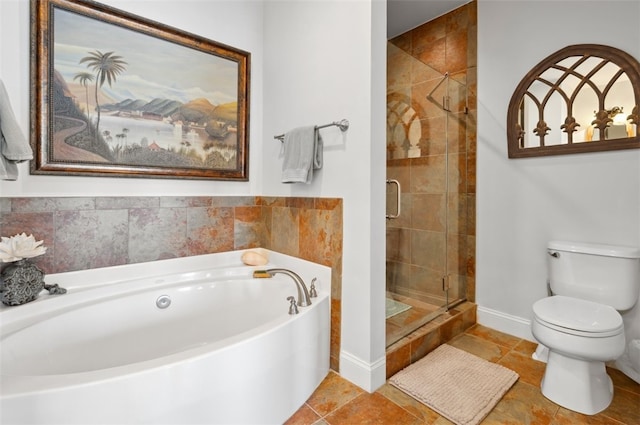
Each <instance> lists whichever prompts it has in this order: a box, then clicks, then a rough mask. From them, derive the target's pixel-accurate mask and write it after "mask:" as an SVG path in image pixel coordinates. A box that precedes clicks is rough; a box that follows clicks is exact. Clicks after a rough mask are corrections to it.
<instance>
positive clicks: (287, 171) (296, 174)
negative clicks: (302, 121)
mask: <svg viewBox="0 0 640 425" xmlns="http://www.w3.org/2000/svg"><path fill="white" fill-rule="evenodd" d="M282 149H283V152H284V160H283V161H282V183H306V184H309V183H311V180H312V179H313V170H319V169H320V168H322V137H320V132H319V131H318V130H317V129H316V128H315V127H314V126H308V127H299V128H295V129H293V130H291V131H290V132H288V133H286V134H285V135H284V141H283V143H282Z"/></svg>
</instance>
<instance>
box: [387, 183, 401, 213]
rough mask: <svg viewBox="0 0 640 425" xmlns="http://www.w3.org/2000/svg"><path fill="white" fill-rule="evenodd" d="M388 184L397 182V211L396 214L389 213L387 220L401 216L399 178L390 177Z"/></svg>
mask: <svg viewBox="0 0 640 425" xmlns="http://www.w3.org/2000/svg"><path fill="white" fill-rule="evenodd" d="M387 184H395V185H396V188H397V191H396V192H397V196H396V213H395V214H387V220H390V219H392V218H398V217H400V192H401V189H400V182H399V181H398V180H393V179H389V180H387Z"/></svg>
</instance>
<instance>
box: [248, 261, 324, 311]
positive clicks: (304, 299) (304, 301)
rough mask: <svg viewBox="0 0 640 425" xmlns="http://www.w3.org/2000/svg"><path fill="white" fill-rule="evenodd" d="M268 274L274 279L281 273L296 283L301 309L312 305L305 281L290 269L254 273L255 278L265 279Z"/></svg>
mask: <svg viewBox="0 0 640 425" xmlns="http://www.w3.org/2000/svg"><path fill="white" fill-rule="evenodd" d="M265 273H266V274H268V275H269V277H273V275H275V274H278V273H281V274H286V275H287V276H289V277H290V278H291V279H293V281H294V282H295V283H296V288H298V302H297V304H298V305H299V306H300V307H306V306H308V305H311V298H310V297H309V291H308V290H307V285H305V284H304V280H302V278H301V277H300V276H299V275H298V274H297V273H295V272H292V271H291V270H289V269H267V270H264V271H257V270H256V271H255V272H254V273H253V277H263V276H262V275H264V274H265Z"/></svg>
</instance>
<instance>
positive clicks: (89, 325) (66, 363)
mask: <svg viewBox="0 0 640 425" xmlns="http://www.w3.org/2000/svg"><path fill="white" fill-rule="evenodd" d="M243 252H244V251H233V252H228V253H222V254H210V255H202V256H196V257H187V258H179V259H172V260H163V261H156V262H150V263H141V264H132V265H125V266H117V267H108V268H103V269H93V270H87V271H80V272H70V273H61V274H57V275H48V276H47V277H46V281H47V283H48V284H52V283H57V284H59V285H60V286H62V287H65V288H67V290H68V292H67V294H64V295H54V296H48V295H41V296H40V298H38V299H37V300H36V301H33V302H31V303H28V304H24V305H21V306H15V307H7V306H3V307H2V309H1V310H0V350H1V353H0V361H1V365H0V375H1V376H0V379H1V382H2V384H1V385H0V423H7V424H171V423H174V424H196V423H199V424H281V423H283V422H284V421H286V420H287V419H288V418H289V417H290V416H291V415H292V414H293V413H295V411H296V410H297V409H298V408H299V407H300V406H302V404H303V403H304V402H305V400H306V399H307V398H308V397H309V396H310V395H311V393H312V392H313V391H314V390H315V388H316V387H317V386H318V385H319V384H320V382H321V381H322V379H323V378H324V377H325V376H326V374H327V373H328V371H329V326H330V325H329V324H330V298H329V284H330V282H331V272H330V269H329V268H328V267H324V266H320V265H317V264H314V263H310V262H307V261H304V260H300V259H297V258H294V257H289V256H286V255H283V254H278V253H275V252H269V256H270V264H269V265H267V266H265V267H260V268H261V269H262V268H271V267H276V266H275V265H277V267H280V268H287V269H290V270H293V271H295V272H296V273H298V274H299V275H300V276H302V278H303V279H304V280H305V282H306V283H307V286H309V285H310V282H311V280H312V279H313V278H314V277H316V278H317V281H316V288H317V289H318V297H317V298H312V304H311V305H310V306H308V307H299V314H296V315H290V314H289V301H287V297H289V296H294V297H295V296H296V293H297V292H296V286H295V283H294V281H293V280H292V279H291V278H290V277H289V276H286V275H282V274H277V275H275V276H274V277H272V278H269V279H253V278H252V272H253V270H254V269H256V268H255V267H248V266H244V265H242V263H241V262H240V256H241V254H242V253H243ZM87 282H91V283H90V284H87Z"/></svg>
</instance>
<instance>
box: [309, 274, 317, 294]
mask: <svg viewBox="0 0 640 425" xmlns="http://www.w3.org/2000/svg"><path fill="white" fill-rule="evenodd" d="M316 280H318V278H317V277H314V278H313V280H312V281H311V287H310V288H309V296H310V297H311V298H316V297H317V296H318V291H316Z"/></svg>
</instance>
